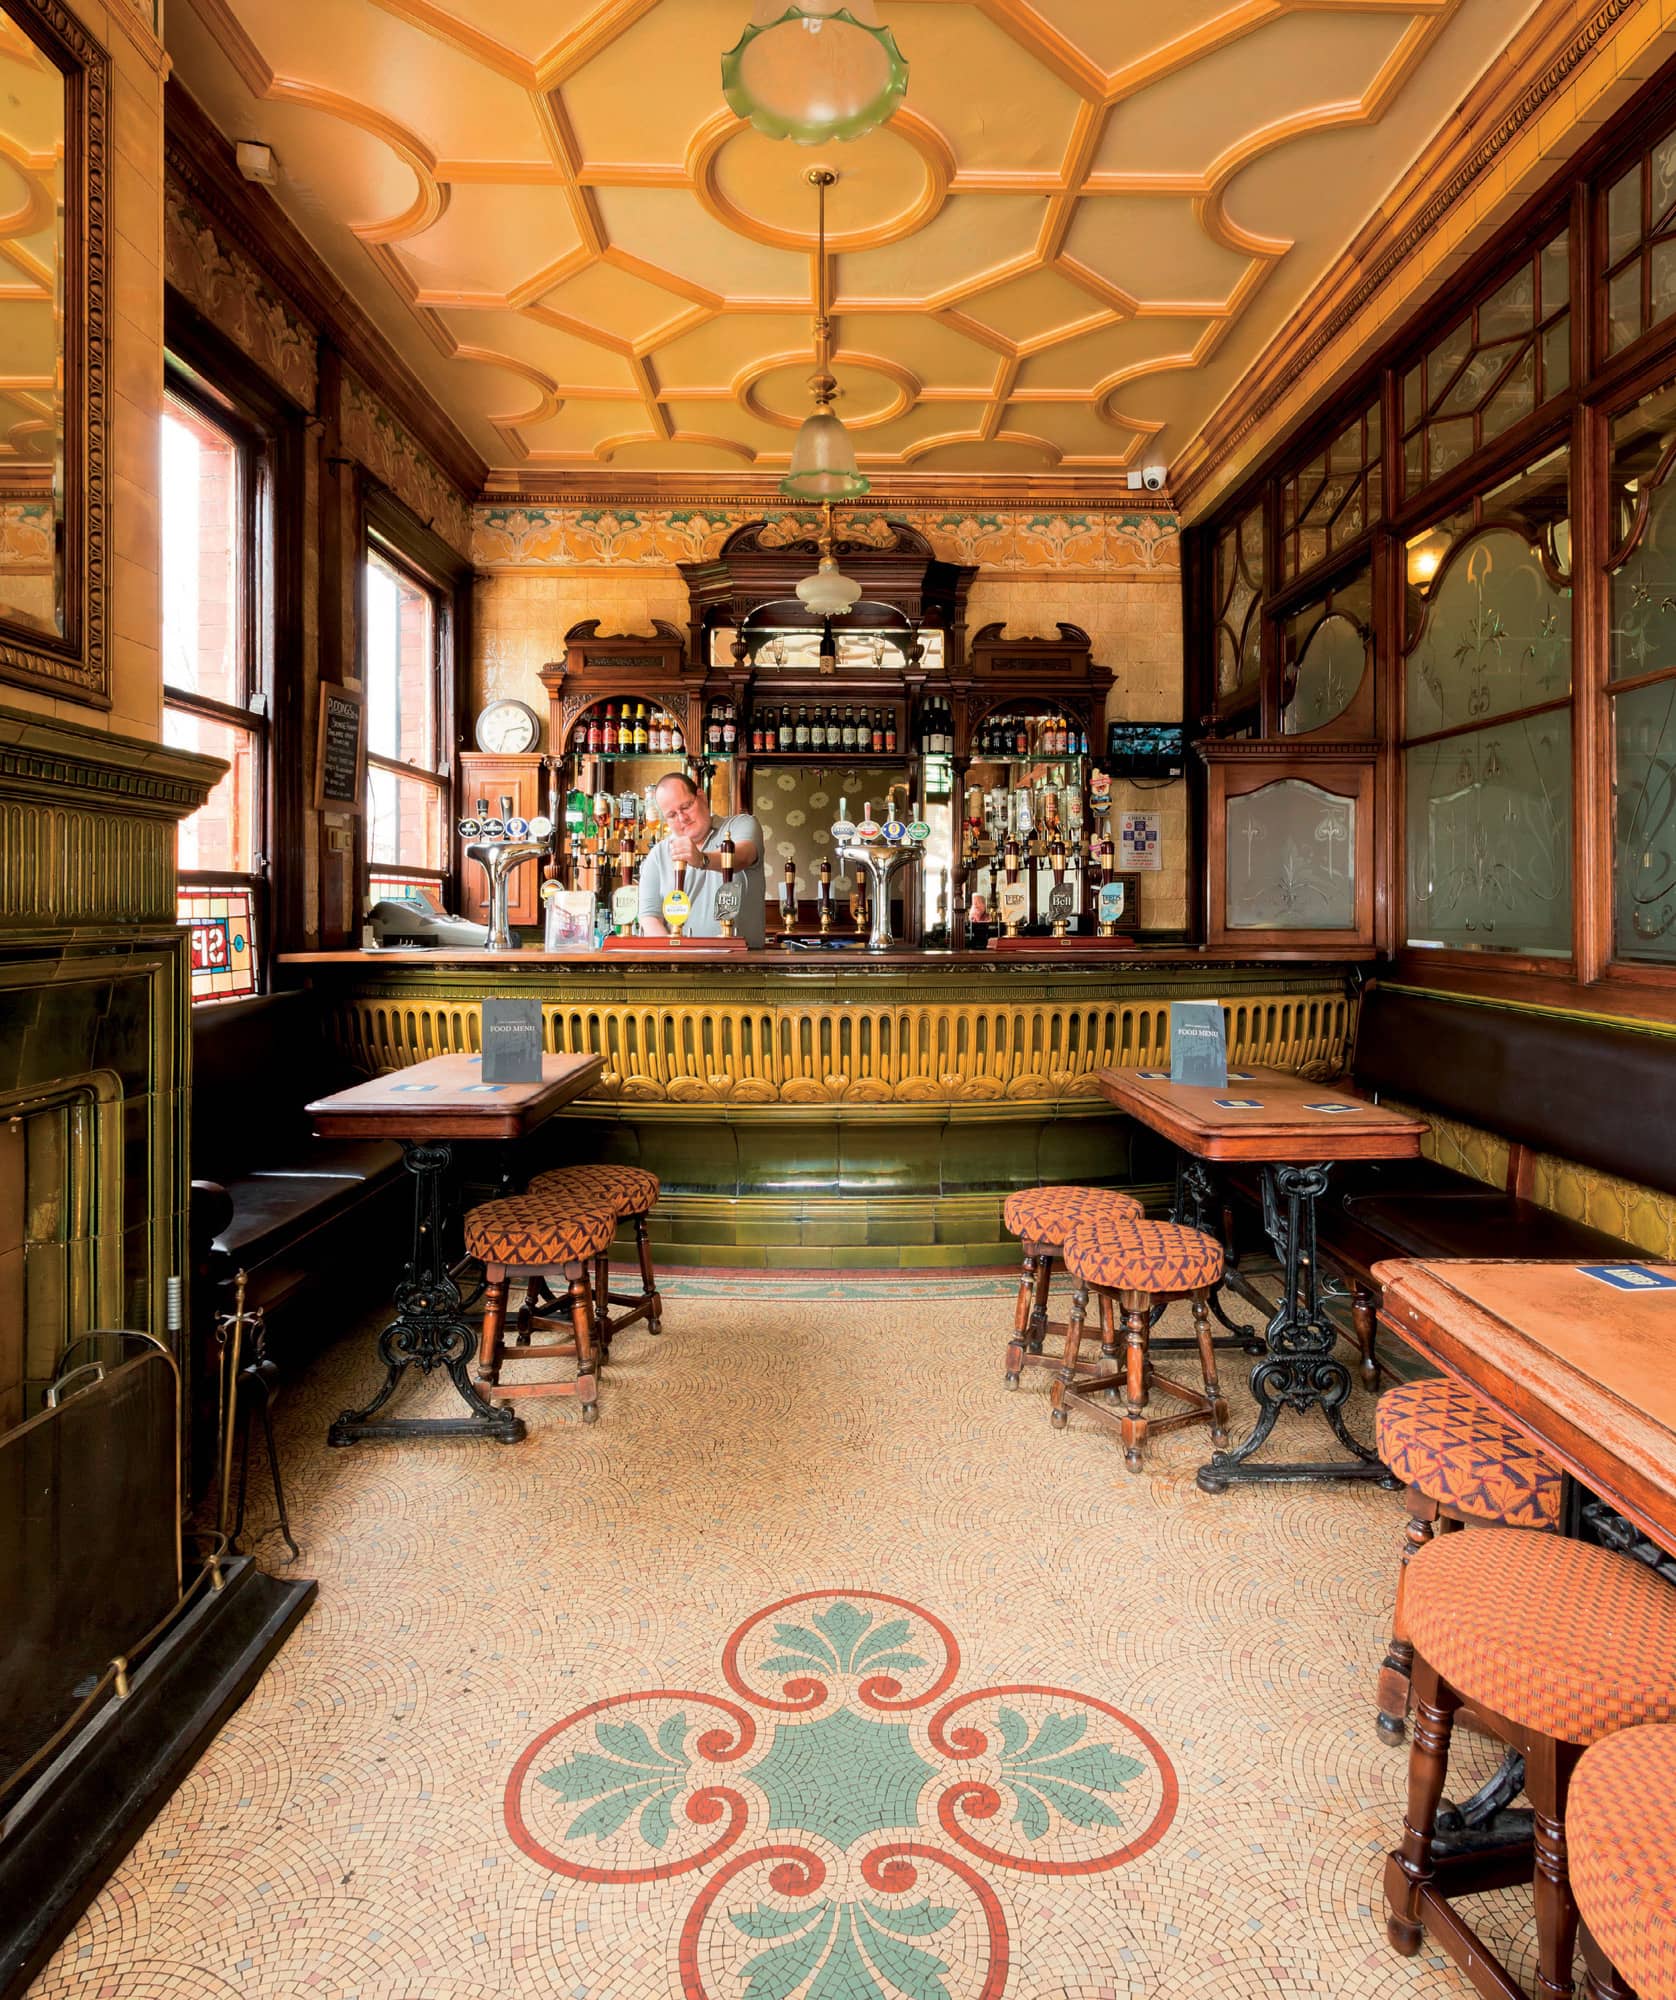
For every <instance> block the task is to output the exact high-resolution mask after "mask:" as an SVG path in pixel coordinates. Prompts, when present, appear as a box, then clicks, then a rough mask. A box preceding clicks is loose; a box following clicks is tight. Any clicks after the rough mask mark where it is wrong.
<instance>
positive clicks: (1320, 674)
mask: <svg viewBox="0 0 1676 2000" xmlns="http://www.w3.org/2000/svg"><path fill="white" fill-rule="evenodd" d="M1280 658H1281V707H1280V730H1281V734H1282V735H1283V736H1307V735H1308V734H1309V732H1310V731H1311V730H1314V729H1325V728H1326V727H1327V726H1328V724H1329V723H1333V722H1336V721H1337V720H1338V719H1339V717H1340V716H1341V715H1343V714H1344V712H1345V710H1346V709H1347V708H1349V706H1350V704H1351V703H1352V702H1353V701H1354V700H1355V699H1356V695H1357V692H1358V690H1359V689H1360V688H1361V685H1362V679H1363V676H1364V675H1365V674H1366V672H1367V670H1368V668H1369V666H1370V665H1371V664H1372V660H1373V576H1372V573H1371V571H1369V570H1368V569H1365V568H1363V569H1359V570H1358V571H1357V572H1356V574H1355V575H1354V576H1352V577H1349V578H1347V579H1346V581H1345V582H1343V583H1341V584H1339V585H1338V586H1337V587H1336V588H1334V589H1332V590H1329V591H1327V592H1325V593H1324V594H1323V595H1322V596H1321V597H1319V598H1317V599H1316V601H1315V602H1314V603H1313V604H1309V605H1306V606H1305V607H1304V608H1303V610H1301V611H1295V612H1294V613H1293V614H1292V616H1291V617H1290V618H1288V619H1287V620H1286V621H1285V623H1284V624H1283V625H1282V626H1281V628H1280Z"/></svg>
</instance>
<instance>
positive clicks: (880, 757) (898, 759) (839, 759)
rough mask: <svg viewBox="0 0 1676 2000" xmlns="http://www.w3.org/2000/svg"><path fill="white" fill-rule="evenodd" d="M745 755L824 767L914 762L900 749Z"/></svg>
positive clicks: (752, 758)
mask: <svg viewBox="0 0 1676 2000" xmlns="http://www.w3.org/2000/svg"><path fill="white" fill-rule="evenodd" d="M744 755H745V757H746V758H747V759H748V760H749V761H750V762H751V763H753V764H817V765H820V766H821V767H822V768H823V769H824V768H825V767H826V766H828V765H831V764H869V765H880V764H889V765H891V766H893V767H894V766H896V765H901V766H902V767H903V768H906V767H907V766H908V765H909V764H911V763H913V762H914V758H913V756H912V755H911V754H910V755H908V756H904V755H903V754H902V752H901V751H900V750H747V751H745V753H744Z"/></svg>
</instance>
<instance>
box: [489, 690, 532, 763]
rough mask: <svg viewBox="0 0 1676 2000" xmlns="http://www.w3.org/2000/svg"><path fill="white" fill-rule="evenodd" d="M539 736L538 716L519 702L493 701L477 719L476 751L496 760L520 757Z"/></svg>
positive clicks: (530, 747) (530, 748)
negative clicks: (491, 752) (491, 755)
mask: <svg viewBox="0 0 1676 2000" xmlns="http://www.w3.org/2000/svg"><path fill="white" fill-rule="evenodd" d="M540 734H541V718H540V716H539V715H537V714H536V712H535V710H534V709H533V708H530V707H529V706H528V705H527V704H526V703H524V702H521V701H492V702H490V703H489V705H488V706H487V707H486V708H484V709H483V710H482V711H481V712H480V713H479V715H478V718H477V747H478V749H479V750H490V751H493V752H494V754H495V755H496V756H497V757H521V756H522V755H523V754H524V752H525V751H526V750H533V749H534V748H535V745H536V739H537V738H538V737H539V736H540Z"/></svg>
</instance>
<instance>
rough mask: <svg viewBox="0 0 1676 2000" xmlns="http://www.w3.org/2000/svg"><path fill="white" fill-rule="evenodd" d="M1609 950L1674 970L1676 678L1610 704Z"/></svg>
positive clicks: (1675, 960) (1614, 953)
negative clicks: (1610, 828) (1610, 831)
mask: <svg viewBox="0 0 1676 2000" xmlns="http://www.w3.org/2000/svg"><path fill="white" fill-rule="evenodd" d="M1612 812H1613V823H1614V826H1613V847H1612V948H1613V955H1614V957H1617V958H1623V959H1632V960H1640V961H1642V962H1644V963H1650V964H1654V965H1676V679H1671V680H1662V681H1653V682H1651V683H1650V684H1649V685H1648V686H1646V687H1639V688H1630V689H1628V690H1627V691H1626V692H1625V693H1623V694H1621V695H1619V696H1618V697H1617V699H1616V700H1615V701H1614V702H1613V704H1612Z"/></svg>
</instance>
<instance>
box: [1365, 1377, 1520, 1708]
mask: <svg viewBox="0 0 1676 2000" xmlns="http://www.w3.org/2000/svg"><path fill="white" fill-rule="evenodd" d="M1375 1422H1376V1425H1377V1430H1378V1437H1379V1456H1380V1457H1381V1458H1382V1459H1383V1460H1384V1462H1385V1463H1386V1465H1388V1466H1389V1467H1390V1469H1391V1471H1392V1472H1394V1473H1395V1474H1396V1476H1397V1477H1398V1478H1399V1479H1400V1480H1402V1481H1403V1482H1404V1483H1405V1485H1406V1488H1407V1491H1406V1493H1405V1494H1404V1496H1403V1497H1404V1500H1405V1501H1406V1503H1407V1507H1408V1525H1407V1527H1406V1529H1405V1530H1404V1533H1403V1546H1402V1563H1401V1566H1400V1567H1399V1569H1398V1571H1397V1605H1396V1613H1395V1616H1394V1617H1393V1619H1392V1622H1391V1643H1390V1645H1389V1647H1388V1648H1387V1649H1386V1653H1385V1660H1384V1664H1383V1665H1382V1666H1381V1667H1380V1670H1379V1719H1378V1723H1377V1727H1378V1730H1379V1733H1380V1735H1381V1736H1383V1737H1384V1738H1385V1740H1386V1741H1387V1742H1388V1743H1400V1742H1401V1741H1402V1739H1403V1728H1404V1724H1405V1722H1406V1720H1407V1717H1408V1684H1409V1674H1410V1670H1411V1668H1412V1665H1413V1660H1414V1648H1413V1647H1412V1646H1411V1645H1410V1644H1409V1642H1408V1636H1407V1633H1406V1632H1405V1630H1404V1627H1403V1607H1402V1594H1403V1579H1404V1577H1405V1575H1406V1574H1407V1571H1408V1562H1409V1558H1410V1557H1411V1556H1412V1555H1413V1554H1414V1551H1415V1550H1416V1549H1419V1548H1424V1547H1425V1545H1426V1543H1427V1542H1429V1541H1430V1540H1431V1539H1432V1537H1433V1536H1434V1535H1440V1534H1445V1533H1447V1532H1448V1531H1449V1530H1451V1529H1454V1528H1459V1527H1461V1526H1463V1525H1464V1524H1465V1523H1467V1522H1476V1523H1488V1524H1489V1525H1491V1526H1493V1527H1499V1528H1537V1529H1544V1528H1556V1527H1558V1526H1559V1519H1560V1474H1559V1468H1558V1467H1557V1466H1556V1465H1554V1464H1553V1463H1552V1462H1551V1461H1550V1460H1548V1459H1546V1458H1544V1457H1543V1455H1542V1453H1541V1452H1540V1451H1538V1450H1537V1448H1536V1446H1535V1445H1533V1444H1532V1443H1531V1441H1530V1439H1529V1438H1528V1437H1526V1436H1525V1434H1524V1433H1523V1432H1522V1431H1517V1430H1515V1429H1514V1428H1513V1426H1512V1425H1511V1424H1509V1423H1505V1422H1504V1421H1503V1420H1502V1419H1501V1418H1500V1417H1498V1416H1497V1415H1496V1413H1495V1411H1494V1410H1492V1409H1491V1408H1490V1407H1489V1405H1488V1404H1487V1403H1484V1402H1482V1401H1480V1399H1479V1398H1478V1397H1477V1396H1475V1395H1474V1394H1473V1393H1472V1391H1471V1390H1470V1389H1465V1388H1462V1386H1461V1385H1460V1383H1458V1382H1450V1381H1441V1380H1433V1381H1426V1382H1405V1383H1404V1384H1403V1385H1402V1387H1401V1388H1398V1389H1387V1390H1386V1392H1385V1394H1384V1395H1383V1396H1381V1397H1380V1399H1379V1405H1378V1409H1377V1411H1376V1415H1375Z"/></svg>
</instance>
